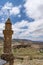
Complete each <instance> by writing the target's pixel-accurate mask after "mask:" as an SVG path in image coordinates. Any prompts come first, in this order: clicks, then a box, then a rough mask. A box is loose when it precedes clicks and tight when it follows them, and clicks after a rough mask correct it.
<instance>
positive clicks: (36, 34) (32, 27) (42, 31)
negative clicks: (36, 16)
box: [12, 19, 43, 41]
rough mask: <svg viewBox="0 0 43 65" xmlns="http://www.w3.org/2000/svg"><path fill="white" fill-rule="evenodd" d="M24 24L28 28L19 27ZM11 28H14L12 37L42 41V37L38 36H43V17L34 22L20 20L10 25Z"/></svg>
mask: <svg viewBox="0 0 43 65" xmlns="http://www.w3.org/2000/svg"><path fill="white" fill-rule="evenodd" d="M40 21H41V22H40ZM39 22H40V23H39ZM25 26H27V27H28V28H27V29H23V28H21V27H25ZM12 28H13V30H14V34H13V38H19V39H20V38H22V39H30V40H35V41H43V40H42V38H41V37H40V36H43V19H41V20H38V21H34V22H28V21H25V20H22V21H21V22H17V23H15V24H14V25H13V26H12Z"/></svg>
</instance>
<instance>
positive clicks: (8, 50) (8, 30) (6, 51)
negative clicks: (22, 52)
mask: <svg viewBox="0 0 43 65" xmlns="http://www.w3.org/2000/svg"><path fill="white" fill-rule="evenodd" d="M3 34H4V45H3V54H2V55H1V59H3V60H6V61H7V62H9V65H13V62H14V56H13V53H12V34H13V30H12V24H11V22H10V19H9V18H8V20H7V21H6V23H5V30H3Z"/></svg>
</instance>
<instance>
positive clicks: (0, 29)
mask: <svg viewBox="0 0 43 65" xmlns="http://www.w3.org/2000/svg"><path fill="white" fill-rule="evenodd" d="M4 26H5V24H4V23H0V36H1V37H3V30H4V29H5V28H4Z"/></svg>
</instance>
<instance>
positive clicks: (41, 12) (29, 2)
mask: <svg viewBox="0 0 43 65" xmlns="http://www.w3.org/2000/svg"><path fill="white" fill-rule="evenodd" d="M24 7H25V12H26V15H27V16H30V17H32V18H34V19H35V20H37V19H40V18H43V0H26V1H25V4H24Z"/></svg>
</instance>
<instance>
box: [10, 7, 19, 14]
mask: <svg viewBox="0 0 43 65" xmlns="http://www.w3.org/2000/svg"><path fill="white" fill-rule="evenodd" d="M19 13H20V9H19V8H18V7H13V8H12V9H11V10H10V15H12V14H13V15H17V14H19Z"/></svg>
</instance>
